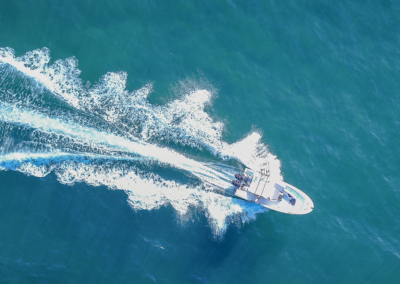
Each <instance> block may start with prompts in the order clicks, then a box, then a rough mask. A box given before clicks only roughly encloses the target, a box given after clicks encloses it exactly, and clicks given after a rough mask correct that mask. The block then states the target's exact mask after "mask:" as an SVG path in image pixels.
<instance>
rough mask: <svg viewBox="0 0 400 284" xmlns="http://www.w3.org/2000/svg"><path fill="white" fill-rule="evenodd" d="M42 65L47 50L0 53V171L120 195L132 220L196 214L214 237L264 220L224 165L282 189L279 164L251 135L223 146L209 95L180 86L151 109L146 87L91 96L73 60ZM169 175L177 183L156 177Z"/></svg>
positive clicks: (120, 80)
mask: <svg viewBox="0 0 400 284" xmlns="http://www.w3.org/2000/svg"><path fill="white" fill-rule="evenodd" d="M49 61H50V51H49V50H48V49H47V48H43V49H40V50H34V51H31V52H27V53H26V54H25V55H23V56H21V57H16V56H15V55H14V50H12V49H11V48H0V170H13V171H20V172H22V173H25V174H27V175H33V176H36V177H43V176H46V175H47V174H49V173H51V172H53V173H55V175H56V176H57V178H58V180H59V181H60V182H61V183H63V184H73V183H75V182H85V183H87V184H90V185H94V186H99V185H105V186H107V187H108V188H110V189H115V190H124V191H125V192H126V194H127V196H128V202H129V204H130V205H131V206H132V208H133V209H135V210H155V209H158V208H160V207H161V206H164V205H170V206H172V207H173V208H174V210H175V211H176V212H177V215H178V216H181V217H182V218H183V217H187V216H188V215H189V214H190V212H191V210H200V211H202V212H204V214H205V216H206V217H207V219H208V221H209V224H210V227H211V229H212V231H213V233H214V234H215V235H216V236H218V235H219V236H221V235H223V234H224V232H225V231H226V229H227V227H228V226H229V224H231V223H244V222H247V221H249V220H252V219H255V218H256V214H257V213H262V212H266V211H267V210H268V209H266V208H264V207H262V206H259V205H257V204H253V203H250V202H247V201H244V200H241V199H237V198H233V196H234V193H235V187H233V186H232V184H231V180H232V179H234V174H235V173H236V172H238V171H239V169H235V168H232V167H229V166H226V165H224V161H227V160H236V161H239V162H240V163H242V164H244V165H245V166H247V167H251V168H252V169H253V170H255V171H257V170H260V169H261V168H262V167H263V165H265V164H266V163H268V164H269V166H270V167H269V175H270V176H271V177H273V178H274V180H283V178H282V176H281V172H280V161H279V160H278V159H277V157H276V156H274V155H273V154H271V153H270V152H269V151H268V147H267V146H266V145H265V144H263V143H262V141H261V135H260V134H259V133H258V132H252V133H250V134H249V135H248V136H247V137H246V138H244V139H243V140H241V141H239V142H237V143H233V144H228V143H226V142H224V141H223V140H222V131H223V128H224V125H223V124H222V123H221V122H217V121H214V120H213V119H212V118H211V117H210V116H209V115H208V114H207V113H206V112H205V111H204V108H205V106H206V105H208V104H210V103H211V101H212V98H213V93H212V92H210V91H207V90H206V89H200V88H198V87H191V88H187V87H186V88H185V87H184V84H182V88H181V89H180V92H181V94H180V95H181V96H180V98H179V99H176V100H173V101H171V102H169V103H167V104H165V105H162V106H155V105H152V104H150V103H149V101H148V96H149V94H150V93H151V92H152V86H151V84H148V85H145V86H143V87H142V88H141V89H139V90H135V91H133V92H128V91H127V90H126V79H127V74H126V73H125V72H109V73H107V74H105V75H104V76H102V77H101V78H100V80H99V82H98V83H97V84H95V85H94V86H92V87H91V86H90V84H89V83H86V84H84V82H83V81H82V79H80V78H79V75H80V72H81V71H80V70H79V69H78V68H77V65H78V61H77V60H76V59H75V58H74V57H72V58H67V59H65V60H57V61H55V62H54V63H53V64H49ZM167 142H172V143H174V144H177V145H181V146H183V149H191V148H196V149H201V150H206V151H208V152H210V153H211V154H212V155H213V156H214V157H215V159H216V160H217V161H218V160H220V162H214V163H211V162H204V161H203V162H202V161H201V159H200V158H197V159H196V158H195V157H192V156H193V155H192V156H190V155H188V154H184V153H180V152H177V151H176V150H173V149H170V148H167V147H166V146H165V145H166V143H167ZM168 171H171V172H176V173H178V176H181V178H176V179H172V180H171V179H168V178H167V177H164V176H165V172H168ZM163 173H164V175H163ZM166 176H168V175H166ZM174 176H176V175H174ZM188 179H189V182H188V181H187V180H188Z"/></svg>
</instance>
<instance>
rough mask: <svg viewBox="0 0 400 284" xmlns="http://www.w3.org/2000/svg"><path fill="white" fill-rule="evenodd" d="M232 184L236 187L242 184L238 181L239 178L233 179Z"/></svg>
mask: <svg viewBox="0 0 400 284" xmlns="http://www.w3.org/2000/svg"><path fill="white" fill-rule="evenodd" d="M232 184H233V185H234V186H235V187H236V188H239V187H240V186H241V184H240V182H238V181H237V180H233V181H232Z"/></svg>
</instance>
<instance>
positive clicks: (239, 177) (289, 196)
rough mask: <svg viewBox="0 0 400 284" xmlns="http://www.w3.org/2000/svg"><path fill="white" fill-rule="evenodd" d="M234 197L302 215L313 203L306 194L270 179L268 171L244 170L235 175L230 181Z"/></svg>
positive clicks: (308, 211)
mask: <svg viewBox="0 0 400 284" xmlns="http://www.w3.org/2000/svg"><path fill="white" fill-rule="evenodd" d="M232 184H233V186H234V187H235V196H237V197H240V198H242V199H244V200H247V201H249V202H253V203H257V204H259V205H261V206H264V207H266V208H268V209H272V210H275V211H278V212H282V213H287V214H295V215H303V214H307V213H310V212H311V211H312V210H313V209H314V203H313V201H312V200H311V198H310V197H308V195H307V194H305V193H304V192H303V191H301V190H300V189H298V188H297V187H295V186H293V185H291V184H288V183H286V182H284V181H282V180H277V179H275V180H274V179H272V178H270V173H269V169H268V168H265V169H261V171H259V172H258V171H254V170H252V169H249V168H246V169H245V170H244V172H243V173H237V174H235V180H233V181H232Z"/></svg>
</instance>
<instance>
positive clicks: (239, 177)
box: [235, 174, 244, 181]
mask: <svg viewBox="0 0 400 284" xmlns="http://www.w3.org/2000/svg"><path fill="white" fill-rule="evenodd" d="M235 178H236V179H237V180H240V181H242V180H243V179H244V177H243V176H242V175H241V174H235Z"/></svg>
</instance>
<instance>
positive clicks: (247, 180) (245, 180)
mask: <svg viewBox="0 0 400 284" xmlns="http://www.w3.org/2000/svg"><path fill="white" fill-rule="evenodd" d="M243 181H244V182H251V178H249V177H244V178H243Z"/></svg>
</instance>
